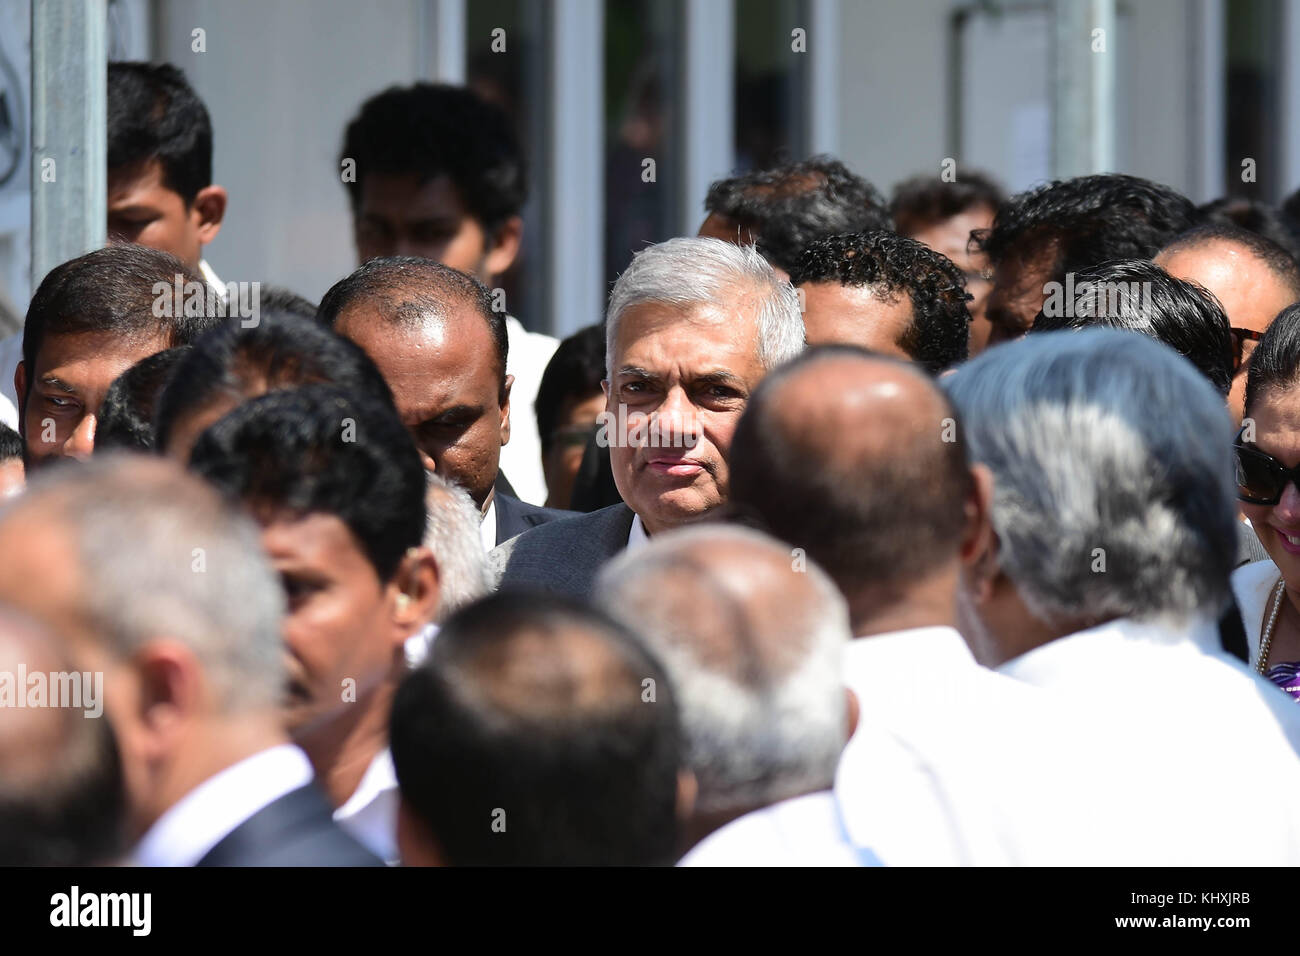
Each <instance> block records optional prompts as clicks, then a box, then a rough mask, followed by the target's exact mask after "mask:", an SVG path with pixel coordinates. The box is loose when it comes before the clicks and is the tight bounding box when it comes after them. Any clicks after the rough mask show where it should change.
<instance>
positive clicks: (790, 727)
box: [594, 524, 856, 865]
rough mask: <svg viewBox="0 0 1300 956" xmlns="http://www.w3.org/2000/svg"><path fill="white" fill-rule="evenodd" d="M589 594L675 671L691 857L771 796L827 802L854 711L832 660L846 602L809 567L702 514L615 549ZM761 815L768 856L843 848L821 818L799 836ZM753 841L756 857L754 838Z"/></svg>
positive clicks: (704, 853) (700, 857)
mask: <svg viewBox="0 0 1300 956" xmlns="http://www.w3.org/2000/svg"><path fill="white" fill-rule="evenodd" d="M594 598H595V600H596V603H597V605H598V606H600V607H602V608H603V609H604V610H605V611H606V612H607V613H609V614H610V615H611V616H612V617H615V618H617V619H619V620H622V621H623V622H624V623H625V624H627V626H628V627H629V628H634V629H636V630H637V632H638V633H640V634H642V635H644V638H645V640H646V641H647V643H648V644H649V646H650V649H651V651H653V652H654V654H655V655H656V656H657V657H658V658H659V660H661V661H662V662H663V664H664V667H665V668H667V670H668V676H669V677H670V678H671V679H672V681H673V687H674V690H675V691H676V694H677V701H678V706H679V709H680V711H681V715H682V730H683V733H684V734H685V737H686V753H687V763H688V766H689V768H690V770H691V772H692V773H694V775H695V779H696V782H697V785H698V792H697V794H696V798H695V812H694V814H693V815H692V817H691V819H690V820H689V821H688V822H687V824H686V827H685V832H684V834H683V836H684V839H683V841H682V850H683V851H686V850H690V849H692V848H694V857H695V862H697V863H699V862H702V861H707V862H708V863H709V864H710V865H726V863H727V862H728V861H727V852H726V851H725V850H723V849H721V848H719V849H718V851H717V852H714V851H713V850H709V849H706V847H707V845H708V844H709V843H710V841H711V840H712V838H713V837H714V836H715V835H716V831H719V830H720V829H722V828H725V827H726V826H727V825H728V824H731V823H732V822H733V821H738V820H739V819H744V818H745V817H746V816H748V815H750V814H753V813H755V812H757V811H763V810H764V809H765V808H768V807H771V806H772V805H773V804H778V803H781V802H783V801H787V800H793V799H794V798H797V797H803V796H806V795H809V794H820V798H819V799H818V800H814V801H807V802H805V803H804V804H800V805H799V806H800V807H805V806H808V807H810V808H816V807H821V808H823V809H825V808H828V807H829V808H830V809H831V810H832V812H833V801H832V800H831V798H830V794H829V791H830V788H831V783H832V781H833V780H834V777H835V765H836V764H837V763H838V761H839V757H840V751H841V750H843V748H844V743H845V741H846V740H847V739H848V736H849V733H850V732H851V730H852V723H853V720H854V719H855V717H856V710H855V708H854V706H853V701H852V697H851V695H849V694H847V693H846V692H845V689H844V681H843V676H842V674H841V666H840V665H841V656H842V654H843V651H844V646H845V644H847V642H848V640H849V637H850V636H851V632H850V631H849V615H848V608H847V607H845V604H844V599H843V598H842V597H840V595H839V592H837V591H836V590H835V585H834V584H832V583H831V581H830V579H829V578H827V577H826V575H825V574H823V573H822V571H821V569H819V568H818V567H816V565H813V564H808V563H807V562H804V563H802V564H800V563H798V562H796V561H794V560H792V559H791V555H790V549H789V547H788V546H786V545H783V544H781V543H780V542H778V541H775V540H773V539H771V538H769V537H767V536H766V535H763V534H760V533H759V532H757V531H753V530H750V529H747V528H738V527H729V526H725V525H713V524H710V525H703V526H700V527H696V528H685V529H680V530H677V531H671V532H667V533H666V534H664V535H656V536H655V538H654V540H653V541H652V542H650V543H648V544H647V545H646V546H645V547H644V548H643V549H641V550H639V551H638V552H636V553H635V554H631V553H626V552H625V553H624V554H623V555H620V556H619V557H618V558H616V559H615V560H614V561H612V562H611V563H610V564H609V565H607V566H606V567H605V569H604V570H603V571H602V572H601V574H600V576H599V577H598V578H597V579H596V588H595V592H594ZM814 812H815V810H814ZM762 819H764V820H765V821H766V826H767V827H769V828H770V829H772V830H773V831H774V832H773V833H771V834H769V836H771V837H772V839H771V840H769V841H768V844H767V846H766V850H767V852H768V853H769V858H768V860H767V863H768V865H778V864H781V863H785V862H792V861H791V860H789V849H788V847H789V845H790V844H792V843H801V844H804V855H803V857H802V858H803V859H804V860H807V859H808V858H810V857H814V856H816V855H817V850H819V849H822V848H821V847H820V846H816V847H815V846H814V845H813V844H821V843H826V844H829V848H828V849H826V850H825V853H826V855H827V856H828V857H833V856H835V855H836V853H837V852H838V854H839V855H845V853H846V850H847V848H846V847H845V846H844V844H843V841H840V840H835V839H830V838H827V837H828V834H827V831H825V830H824V829H823V830H818V829H817V828H813V831H812V832H811V833H809V834H808V839H807V840H806V841H804V840H799V839H797V838H794V836H793V834H791V838H790V839H778V838H776V833H780V832H781V831H782V830H783V829H784V828H786V827H787V826H793V827H795V828H796V830H797V828H798V826H799V822H800V821H799V819H798V817H797V815H796V814H793V813H791V812H789V808H785V809H783V810H782V811H780V812H773V813H770V814H767V815H765V816H764V817H763V818H762ZM814 819H816V820H820V819H821V818H818V817H814ZM755 824H756V821H748V822H747V823H746V824H745V825H744V828H745V829H747V830H748V829H749V828H750V826H753V825H755ZM830 832H831V834H833V831H830ZM723 839H724V840H726V842H728V843H729V842H730V837H727V838H723ZM751 852H752V853H753V855H754V856H755V857H761V856H762V855H763V852H764V847H761V846H754V847H753V848H752V850H751ZM847 855H848V856H852V854H851V853H848V854H847Z"/></svg>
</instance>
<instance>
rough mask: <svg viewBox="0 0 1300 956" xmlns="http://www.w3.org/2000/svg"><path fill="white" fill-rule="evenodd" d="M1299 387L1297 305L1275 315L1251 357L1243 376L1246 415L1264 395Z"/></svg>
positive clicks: (1299, 313) (1299, 315) (1299, 308)
mask: <svg viewBox="0 0 1300 956" xmlns="http://www.w3.org/2000/svg"><path fill="white" fill-rule="evenodd" d="M1296 385H1300V302H1298V303H1296V304H1295V305H1289V306H1287V307H1286V308H1285V309H1283V310H1282V311H1281V312H1279V313H1278V315H1277V318H1276V319H1274V320H1273V322H1272V324H1271V325H1269V327H1268V329H1267V330H1265V332H1264V337H1263V338H1262V339H1260V340H1259V344H1258V345H1256V346H1255V351H1254V352H1253V353H1251V356H1250V369H1249V371H1248V372H1247V373H1246V405H1245V409H1246V415H1247V417H1249V416H1250V413H1251V410H1252V409H1253V408H1254V407H1255V403H1256V402H1258V401H1259V400H1260V398H1261V397H1262V396H1263V395H1264V393H1265V392H1268V391H1271V390H1273V389H1281V390H1284V391H1286V390H1290V389H1292V388H1295V386H1296Z"/></svg>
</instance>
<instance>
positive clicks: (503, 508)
mask: <svg viewBox="0 0 1300 956" xmlns="http://www.w3.org/2000/svg"><path fill="white" fill-rule="evenodd" d="M492 500H493V501H494V502H495V503H496V508H497V540H496V543H497V544H501V543H502V542H505V541H509V540H510V539H511V538H513V537H514V536H515V535H517V534H523V533H524V532H525V531H527V530H528V529H530V528H536V527H537V526H538V525H541V524H546V522H548V521H554V520H555V519H556V518H567V517H569V515H574V514H577V512H576V511H560V510H559V509H558V508H539V507H538V506H537V505H530V504H529V503H528V502H526V501H520V500H519V499H518V498H516V497H515V496H514V495H507V494H502V493H501V491H500V490H499V489H498V490H497V492H496V493H495V494H494V495H493V496H492Z"/></svg>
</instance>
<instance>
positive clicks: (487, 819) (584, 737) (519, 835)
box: [389, 593, 683, 866]
mask: <svg viewBox="0 0 1300 956" xmlns="http://www.w3.org/2000/svg"><path fill="white" fill-rule="evenodd" d="M648 688H649V689H653V701H652V702H647V701H648V700H650V698H648V697H647V696H646V694H647V692H648V691H647V689H648ZM389 734H390V741H391V747H392V754H393V765H394V767H395V769H396V771H397V780H398V783H399V785H400V787H401V791H402V796H403V799H404V800H405V801H406V803H407V804H408V806H409V807H410V808H411V809H412V811H413V812H414V813H415V815H416V816H417V818H418V819H420V820H421V821H422V822H423V823H424V824H425V826H426V827H427V828H428V830H429V831H430V833H431V834H432V835H433V838H434V839H435V841H436V842H437V847H438V850H439V852H440V854H441V855H442V856H443V858H444V859H445V861H446V862H447V863H449V864H450V865H453V866H483V865H540V866H584V865H585V866H591V865H625V866H626V865H631V866H646V865H662V864H669V863H671V862H672V861H673V859H674V855H675V849H676V839H677V834H676V829H677V817H676V807H677V774H678V769H679V768H680V766H681V765H682V759H683V755H682V742H681V734H680V730H679V727H678V718H677V712H676V706H675V703H674V699H673V693H672V690H671V687H670V685H669V682H668V679H667V675H666V674H665V672H664V670H663V668H662V667H661V666H660V664H659V663H658V662H657V661H656V660H655V659H654V657H653V656H652V655H651V654H650V653H649V652H648V651H647V650H646V649H645V647H644V645H643V644H642V643H641V641H639V640H638V639H636V638H635V637H634V636H633V635H632V634H631V633H630V632H628V631H627V630H626V629H625V628H624V627H623V626H622V625H620V624H618V623H616V622H615V621H613V620H611V619H610V618H608V617H607V616H605V615H604V614H602V613H600V612H598V611H596V610H593V609H592V608H590V607H588V606H587V605H585V604H582V603H578V602H576V601H574V600H572V599H569V598H565V597H562V596H558V595H552V594H522V593H518V594H496V595H492V596H490V597H487V598H485V599H483V600H482V601H479V602H477V603H475V604H472V605H470V606H468V607H466V608H463V609H461V610H460V611H458V612H457V613H456V614H455V615H453V616H452V617H451V618H450V619H449V620H448V621H447V622H446V624H444V625H443V627H442V629H441V630H440V631H439V633H438V640H437V641H436V642H434V645H433V648H432V650H431V651H430V655H429V658H428V659H427V660H426V661H425V662H424V663H423V664H421V665H420V666H419V667H418V668H417V669H416V670H415V671H413V672H412V673H411V674H410V675H408V676H407V678H406V680H405V681H404V682H403V683H402V685H401V687H400V688H399V689H398V691H397V695H396V697H395V699H394V701H393V712H392V719H391V722H390V729H389ZM499 814H504V818H502V819H501V820H500V822H501V823H502V824H504V825H503V826H501V827H496V826H494V825H493V824H494V822H495V821H496V815H499Z"/></svg>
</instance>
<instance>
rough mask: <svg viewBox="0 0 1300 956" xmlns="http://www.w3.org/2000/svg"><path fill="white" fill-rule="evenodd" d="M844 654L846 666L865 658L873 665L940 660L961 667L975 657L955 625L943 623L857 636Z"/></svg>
mask: <svg viewBox="0 0 1300 956" xmlns="http://www.w3.org/2000/svg"><path fill="white" fill-rule="evenodd" d="M844 656H845V663H846V666H847V665H860V664H861V663H863V662H864V661H865V662H869V663H870V664H872V665H875V664H877V663H878V662H880V661H882V660H888V661H891V662H904V661H918V662H925V663H927V664H930V665H934V664H937V663H940V662H942V663H944V664H957V665H958V666H962V667H968V666H971V665H973V664H975V657H974V656H973V655H972V654H971V652H970V648H969V647H968V646H967V644H966V639H965V638H964V637H962V636H961V634H960V633H958V632H957V630H956V628H952V627H948V626H946V625H936V626H933V627H910V628H907V629H906V630H902V631H889V632H887V633H884V634H873V635H870V636H868V637H856V638H854V639H853V640H851V641H849V643H848V644H847V646H846V647H845V651H844Z"/></svg>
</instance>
